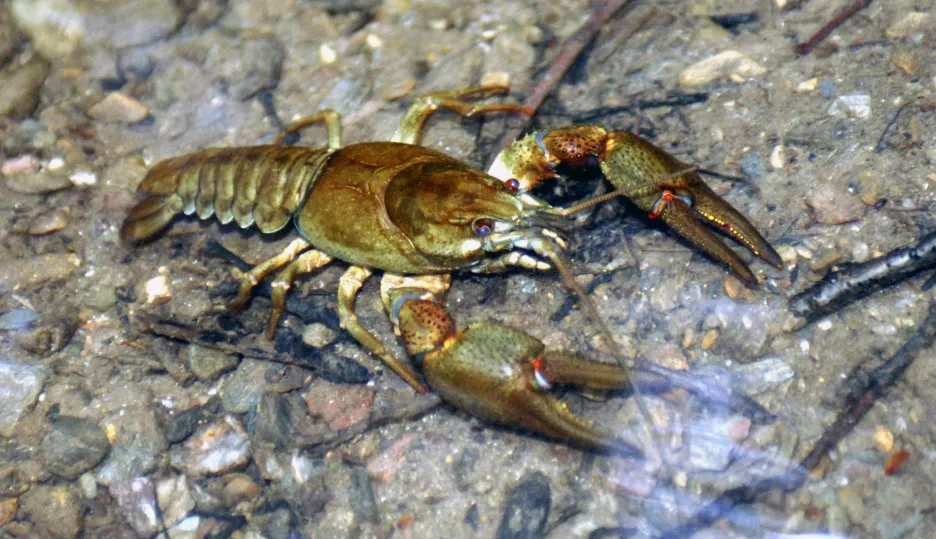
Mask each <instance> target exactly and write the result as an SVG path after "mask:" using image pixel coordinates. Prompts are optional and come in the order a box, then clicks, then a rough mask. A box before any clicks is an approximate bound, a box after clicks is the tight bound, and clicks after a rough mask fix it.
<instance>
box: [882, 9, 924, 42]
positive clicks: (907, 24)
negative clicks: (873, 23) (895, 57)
mask: <svg viewBox="0 0 936 539" xmlns="http://www.w3.org/2000/svg"><path fill="white" fill-rule="evenodd" d="M930 17H931V15H930V14H929V13H926V12H922V11H911V12H909V13H907V14H906V15H904V16H903V17H902V18H900V19H899V20H897V21H895V22H894V24H892V25H890V27H888V28H887V31H886V32H885V33H886V34H887V37H890V38H897V39H899V38H904V37H910V36H911V35H913V34H915V33H917V32H920V31H923V30H924V29H925V28H926V27H927V25H928V24H929V20H930Z"/></svg>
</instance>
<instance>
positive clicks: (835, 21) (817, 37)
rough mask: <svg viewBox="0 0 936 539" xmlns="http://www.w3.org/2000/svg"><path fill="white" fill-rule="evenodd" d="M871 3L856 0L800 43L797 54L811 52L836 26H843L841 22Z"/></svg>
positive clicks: (869, 0) (864, 0)
mask: <svg viewBox="0 0 936 539" xmlns="http://www.w3.org/2000/svg"><path fill="white" fill-rule="evenodd" d="M870 3H871V0H855V1H854V2H852V4H851V5H850V6H848V7H847V8H845V9H844V10H843V11H842V12H841V13H839V14H838V15H836V16H835V17H833V18H832V20H831V21H829V22H827V23H826V24H825V25H824V26H823V27H822V28H820V29H819V31H818V32H816V33H815V34H813V36H812V37H811V38H809V39H808V40H807V41H806V42H805V43H800V44H799V45H797V46H796V47H795V48H794V49H793V50H794V51H795V52H796V54H797V55H799V56H802V55H804V54H809V53H810V52H812V50H813V49H815V48H816V45H818V44H819V43H822V40H824V39H825V38H827V37H828V36H829V34H831V33H832V32H833V31H834V30H835V29H836V28H838V27H839V26H841V24H842V23H843V22H845V21H847V20H848V19H850V18H851V16H852V15H854V14H855V13H858V12H859V11H861V10H862V9H864V8H866V7H868V4H870Z"/></svg>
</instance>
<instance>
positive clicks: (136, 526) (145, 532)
mask: <svg viewBox="0 0 936 539" xmlns="http://www.w3.org/2000/svg"><path fill="white" fill-rule="evenodd" d="M109 491H110V494H111V496H113V497H114V501H116V502H117V505H118V506H119V507H120V510H121V516H122V517H123V518H124V519H125V520H126V521H127V522H128V523H129V524H130V527H131V528H133V530H134V531H136V532H137V534H139V536H140V537H152V536H153V535H155V534H156V533H157V532H158V531H159V529H160V521H159V510H158V509H157V505H156V492H155V489H154V488H153V482H152V481H151V480H150V479H149V478H148V477H134V478H133V479H129V480H126V481H117V482H115V483H113V484H111V485H110V487H109Z"/></svg>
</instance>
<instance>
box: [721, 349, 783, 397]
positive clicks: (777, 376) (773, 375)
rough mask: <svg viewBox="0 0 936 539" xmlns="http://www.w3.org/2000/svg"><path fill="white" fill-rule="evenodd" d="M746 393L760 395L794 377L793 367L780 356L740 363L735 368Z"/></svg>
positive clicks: (742, 388)
mask: <svg viewBox="0 0 936 539" xmlns="http://www.w3.org/2000/svg"><path fill="white" fill-rule="evenodd" d="M733 371H734V374H735V375H736V376H738V377H739V378H738V384H739V385H740V387H741V391H742V392H744V394H745V395H758V394H760V393H763V392H765V391H770V390H771V389H773V388H775V387H777V386H779V385H780V384H782V383H784V382H786V381H787V380H789V379H791V378H793V375H794V374H795V373H794V371H793V369H792V368H790V366H789V365H787V364H786V362H785V361H783V360H782V359H780V358H778V357H772V358H766V359H762V360H760V361H755V362H753V363H747V364H744V365H738V366H737V367H734V369H733Z"/></svg>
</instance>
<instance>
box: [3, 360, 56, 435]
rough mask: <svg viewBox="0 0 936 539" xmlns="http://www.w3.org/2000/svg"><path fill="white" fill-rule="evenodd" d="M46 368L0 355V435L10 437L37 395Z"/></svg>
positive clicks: (44, 377) (42, 382)
mask: <svg viewBox="0 0 936 539" xmlns="http://www.w3.org/2000/svg"><path fill="white" fill-rule="evenodd" d="M46 375H47V374H46V370H45V369H44V368H42V366H41V365H30V364H27V363H22V362H19V361H15V360H8V359H4V358H2V357H0V436H5V437H8V438H9V437H10V436H11V435H12V433H13V429H14V427H15V426H16V423H17V421H19V419H20V416H22V415H23V414H24V413H25V412H26V410H28V409H29V408H30V407H31V406H32V405H33V404H34V403H35V402H36V398H37V397H38V396H39V391H40V390H41V389H42V385H43V384H44V383H45V379H46Z"/></svg>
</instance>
